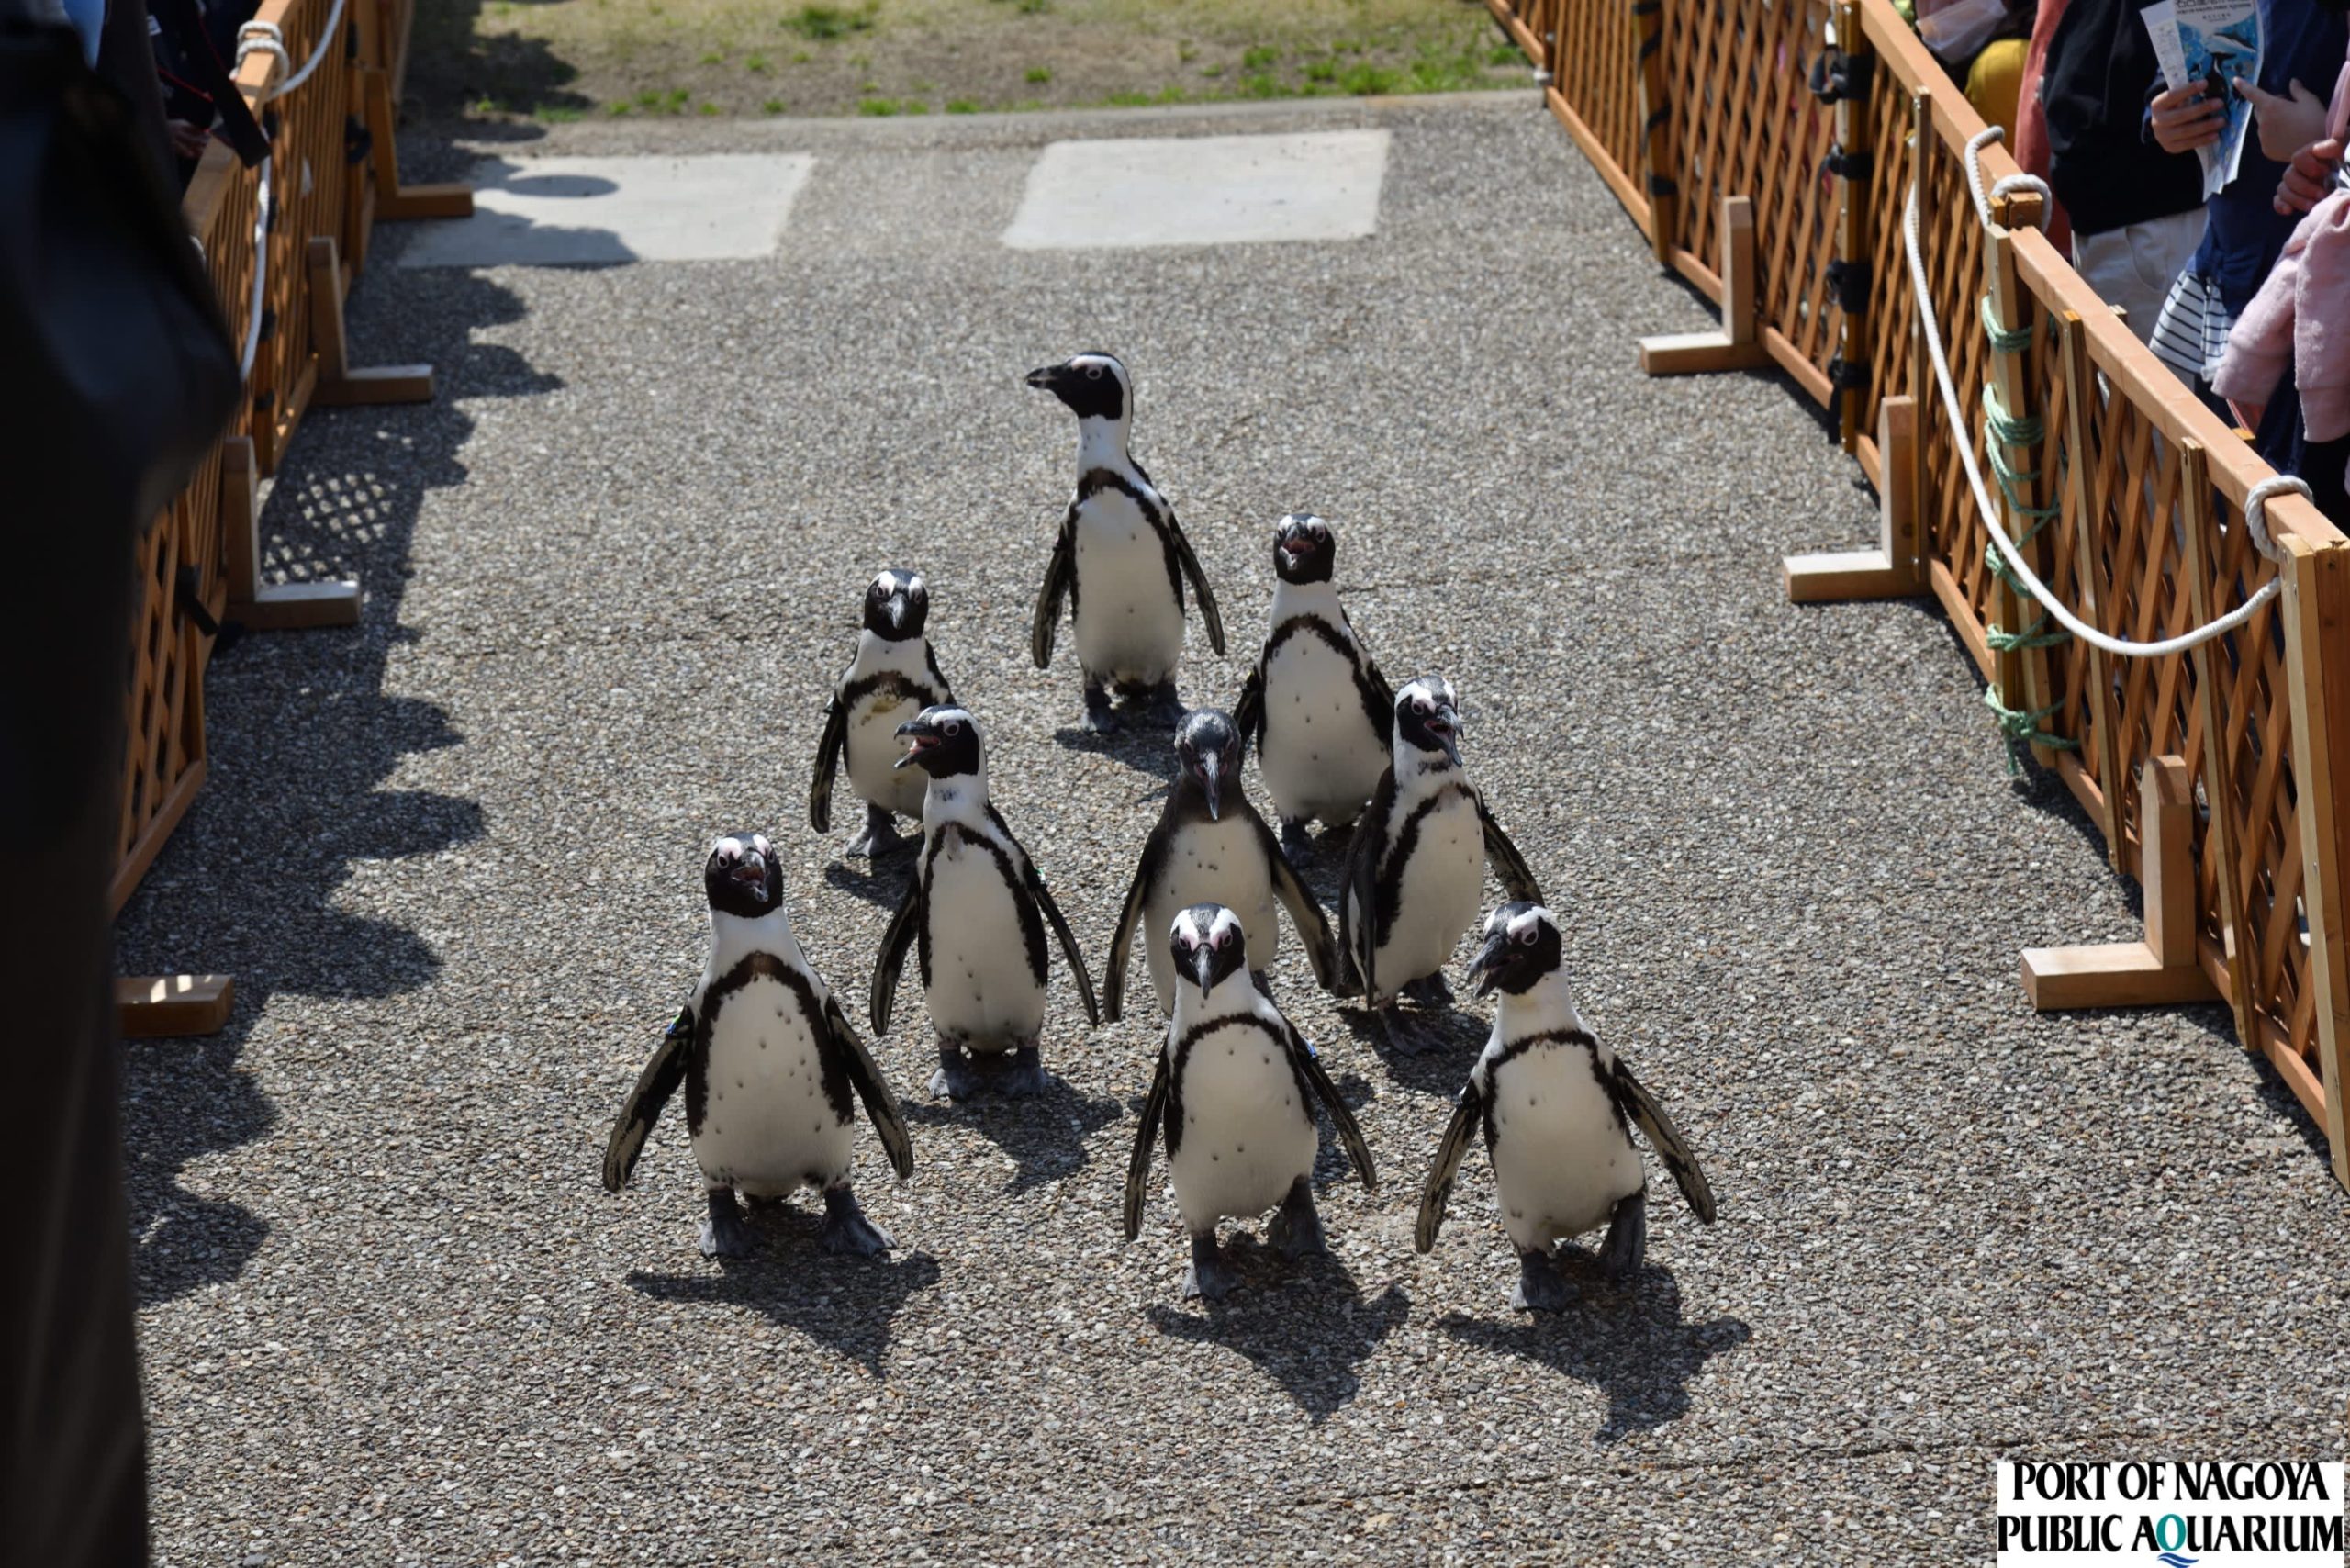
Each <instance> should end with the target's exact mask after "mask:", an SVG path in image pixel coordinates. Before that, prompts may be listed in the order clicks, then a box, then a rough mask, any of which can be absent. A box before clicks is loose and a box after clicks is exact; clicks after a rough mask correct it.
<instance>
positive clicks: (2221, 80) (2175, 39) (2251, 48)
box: [2138, 0, 2260, 201]
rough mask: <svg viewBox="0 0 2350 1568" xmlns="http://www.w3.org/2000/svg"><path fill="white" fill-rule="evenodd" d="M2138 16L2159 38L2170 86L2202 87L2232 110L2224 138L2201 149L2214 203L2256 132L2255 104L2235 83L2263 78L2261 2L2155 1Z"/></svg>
mask: <svg viewBox="0 0 2350 1568" xmlns="http://www.w3.org/2000/svg"><path fill="white" fill-rule="evenodd" d="M2138 17H2139V19H2140V20H2141V21H2143V22H2144V23H2145V25H2146V36H2147V37H2148V38H2150V39H2153V40H2154V59H2155V60H2156V61H2158V62H2160V63H2161V65H2162V68H2163V83H2164V84H2165V86H2168V87H2173V88H2177V87H2185V86H2188V85H2190V84H2199V85H2200V86H2201V88H2202V93H2203V96H2204V97H2205V98H2207V99H2209V100H2210V101H2211V102H2212V103H2215V104H2219V105H2221V106H2222V107H2224V108H2225V109H2226V110H2227V117H2228V118H2227V122H2226V124H2225V125H2224V126H2222V127H2221V131H2220V140H2217V141H2215V142H2213V143H2211V144H2210V146H2208V147H2199V148H2198V149H2196V153H2197V156H2199V157H2200V158H2201V159H2202V160H2203V198H2204V199H2205V200H2206V201H2209V200H2210V198H2211V197H2213V196H2217V195H2218V194H2219V193H2220V192H2221V191H2222V190H2224V189H2225V188H2226V187H2227V185H2228V183H2229V182H2230V181H2232V180H2233V179H2234V178H2235V177H2236V169H2237V166H2238V165H2239V164H2241V163H2242V162H2244V140H2245V138H2246V137H2247V136H2249V135H2250V134H2251V132H2252V105H2251V104H2250V103H2249V102H2247V101H2246V100H2245V99H2244V98H2243V97H2242V96H2240V95H2238V94H2237V92H2236V90H2235V89H2234V88H2233V86H2231V85H2230V83H2231V82H2232V81H2233V80H2234V79H2235V78H2236V77H2238V76H2241V77H2243V78H2244V80H2245V81H2247V82H2256V81H2258V80H2259V78H2260V6H2259V4H2258V0H2155V3H2154V5H2152V6H2145V7H2144V8H2143V9H2142V10H2140V11H2139V13H2138Z"/></svg>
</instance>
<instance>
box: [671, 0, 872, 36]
mask: <svg viewBox="0 0 2350 1568" xmlns="http://www.w3.org/2000/svg"><path fill="white" fill-rule="evenodd" d="M659 8H660V7H658V6H655V10H658V9H659ZM880 9H881V8H880V6H878V5H875V4H871V3H870V0H868V3H867V4H866V5H863V6H856V7H854V8H852V7H849V6H800V9H799V10H797V11H795V12H793V13H792V14H791V15H789V16H787V17H784V19H783V25H784V26H785V27H787V28H790V29H791V30H792V31H793V32H796V33H798V34H799V35H800V37H801V38H804V39H815V40H816V41H817V42H819V43H830V42H831V41H833V40H834V39H845V38H846V37H848V36H849V35H850V34H851V33H869V32H871V31H872V30H873V28H874V26H875V24H876V23H877V22H878V20H879V16H880Z"/></svg>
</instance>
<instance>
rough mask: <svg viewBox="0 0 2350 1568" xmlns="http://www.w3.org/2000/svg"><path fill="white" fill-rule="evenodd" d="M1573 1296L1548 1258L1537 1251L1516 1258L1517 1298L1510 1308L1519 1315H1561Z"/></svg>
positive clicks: (1562, 1277)
mask: <svg viewBox="0 0 2350 1568" xmlns="http://www.w3.org/2000/svg"><path fill="white" fill-rule="evenodd" d="M1573 1298H1574V1293H1573V1292H1572V1290H1570V1289H1569V1288H1568V1286H1567V1281H1566V1276H1565V1275H1563V1274H1561V1273H1560V1272H1559V1266H1558V1264H1556V1263H1554V1262H1553V1261H1551V1259H1550V1253H1549V1252H1547V1251H1544V1250H1541V1249H1535V1250H1533V1251H1523V1252H1520V1253H1519V1254H1518V1255H1517V1294H1515V1295H1513V1296H1511V1297H1510V1300H1509V1304H1510V1305H1512V1306H1514V1307H1516V1308H1517V1309H1518V1310H1519V1311H1521V1312H1564V1311H1565V1310H1566V1308H1567V1303H1568V1302H1570V1301H1572V1299H1573Z"/></svg>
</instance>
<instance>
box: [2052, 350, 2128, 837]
mask: <svg viewBox="0 0 2350 1568" xmlns="http://www.w3.org/2000/svg"><path fill="white" fill-rule="evenodd" d="M2057 345H2058V348H2057V352H2058V353H2060V354H2061V355H2062V356H2063V364H2062V370H2063V374H2064V377H2065V452H2066V454H2068V455H2069V458H2070V461H2069V462H2067V464H2066V465H2065V495H2066V497H2067V498H2068V500H2069V501H2070V503H2071V507H2072V514H2073V532H2072V540H2073V560H2074V563H2075V564H2076V566H2077V567H2078V569H2079V572H2080V588H2081V618H2082V619H2083V620H2084V621H2087V622H2088V623H2089V624H2090V625H2092V626H2096V627H2098V628H2100V629H2103V628H2104V627H2105V625H2106V610H2107V607H2108V606H2109V605H2110V604H2111V603H2112V602H2113V599H2112V596H2111V595H2110V594H2109V592H2108V591H2107V585H2106V580H2105V553H2104V552H2103V551H2102V550H2101V549H2100V548H2099V547H2098V545H2099V538H2098V536H2099V535H2100V534H2101V533H2102V532H2104V528H2105V519H2104V518H2103V517H2102V516H2101V515H2099V514H2098V512H2097V511H2096V510H2095V508H2096V506H2097V494H2096V490H2095V488H2094V487H2092V486H2091V484H2090V482H2089V476H2090V473H2091V471H2092V470H2093V469H2094V468H2095V466H2096V465H2095V462H2094V460H2093V458H2092V456H2091V453H2092V450H2093V449H2092V448H2091V446H2090V441H2089V438H2090V432H2091V431H2093V430H2095V429H2096V428H2097V427H2096V420H2094V419H2093V418H2092V416H2091V410H2092V409H2095V408H2096V407H2097V406H2098V405H2097V395H2098V394H2097V381H2096V378H2095V377H2094V376H2092V375H2090V374H2089V357H2088V355H2089V351H2088V334H2087V331H2085V330H2083V328H2082V326H2081V317H2080V313H2079V312H2078V311H2076V310H2067V311H2065V313H2064V315H2063V316H2062V317H2061V318H2060V319H2059V320H2058V322H2057ZM2116 624H2117V626H2118V624H2119V623H2118V622H2116ZM2087 653H2088V693H2087V696H2088V700H2087V703H2086V704H2084V713H2083V717H2084V718H2085V719H2086V720H2087V723H2088V726H2089V738H2090V740H2091V741H2092V742H2093V743H2094V744H2095V745H2096V747H2097V777H2098V784H2099V785H2100V786H2101V787H2102V789H2101V792H2102V794H2103V797H2104V801H2105V821H2104V822H2103V823H2100V824H2099V825H2100V826H2102V827H2103V828H2104V830H2105V853H2106V857H2107V858H2108V859H2109V860H2111V861H2112V863H2113V868H2114V869H2115V870H2117V871H2127V870H2128V869H2129V866H2128V863H2127V855H2128V849H2129V846H2128V844H2127V843H2126V841H2125V835H2124V834H2123V833H2122V821H2123V819H2122V812H2121V790H2122V783H2123V780H2122V778H2121V718H2120V714H2119V712H2118V711H2117V710H2116V709H2115V706H2114V700H2113V662H2112V659H2111V656H2110V655H2108V654H2107V653H2106V652H2105V651H2104V650H2103V649H2101V648H2099V647H2098V646H2097V645H2096V644H2089V646H2088V649H2087Z"/></svg>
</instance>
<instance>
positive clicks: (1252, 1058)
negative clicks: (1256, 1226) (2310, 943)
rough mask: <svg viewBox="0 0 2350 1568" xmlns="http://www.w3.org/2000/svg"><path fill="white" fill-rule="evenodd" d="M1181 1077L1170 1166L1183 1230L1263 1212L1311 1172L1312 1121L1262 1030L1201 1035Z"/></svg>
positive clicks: (1282, 1058)
mask: <svg viewBox="0 0 2350 1568" xmlns="http://www.w3.org/2000/svg"><path fill="white" fill-rule="evenodd" d="M1182 1072H1183V1076H1182V1098H1183V1133H1182V1136H1181V1137H1180V1138H1178V1139H1177V1140H1176V1144H1175V1153H1174V1155H1173V1157H1172V1158H1171V1159H1169V1169H1170V1170H1171V1171H1172V1172H1173V1175H1174V1178H1175V1206H1176V1207H1177V1208H1178V1209H1179V1210H1181V1213H1182V1215H1183V1222H1184V1224H1185V1225H1186V1226H1189V1227H1190V1228H1191V1229H1192V1230H1193V1231H1197V1230H1200V1229H1202V1228H1203V1227H1205V1226H1209V1225H1213V1224H1214V1222H1215V1221H1216V1220H1218V1219H1221V1218H1234V1217H1246V1216H1248V1215H1260V1214H1263V1213H1264V1212H1265V1211H1266V1210H1267V1209H1270V1208H1271V1207H1272V1206H1273V1205H1274V1204H1278V1203H1280V1202H1281V1200H1282V1199H1283V1198H1284V1197H1287V1196H1288V1195H1289V1190H1290V1186H1291V1184H1292V1182H1295V1181H1296V1180H1297V1179H1298V1178H1299V1177H1300V1176H1303V1175H1305V1174H1307V1173H1308V1172H1310V1171H1312V1170H1313V1169H1314V1155H1315V1148H1316V1143H1317V1140H1316V1137H1315V1129H1314V1119H1313V1117H1312V1116H1311V1115H1310V1114H1308V1113H1307V1111H1306V1108H1305V1107H1304V1105H1302V1104H1300V1103H1298V1098H1297V1078H1296V1075H1295V1074H1294V1073H1292V1071H1291V1070H1290V1065H1289V1058H1288V1056H1287V1054H1286V1053H1284V1052H1283V1051H1282V1049H1281V1045H1280V1044H1279V1043H1278V1042H1277V1041H1276V1040H1275V1039H1274V1038H1273V1036H1271V1035H1270V1033H1268V1032H1267V1031H1266V1030H1265V1029H1263V1028H1259V1027H1257V1026H1255V1025H1235V1026H1233V1027H1230V1028H1225V1029H1218V1030H1216V1031H1215V1032H1214V1033H1213V1034H1210V1035H1206V1036H1202V1037H1201V1038H1200V1039H1198V1040H1196V1041H1194V1042H1193V1043H1192V1048H1191V1050H1190V1051H1189V1052H1188V1053H1187V1054H1186V1055H1185V1057H1184V1058H1183V1070H1182Z"/></svg>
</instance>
